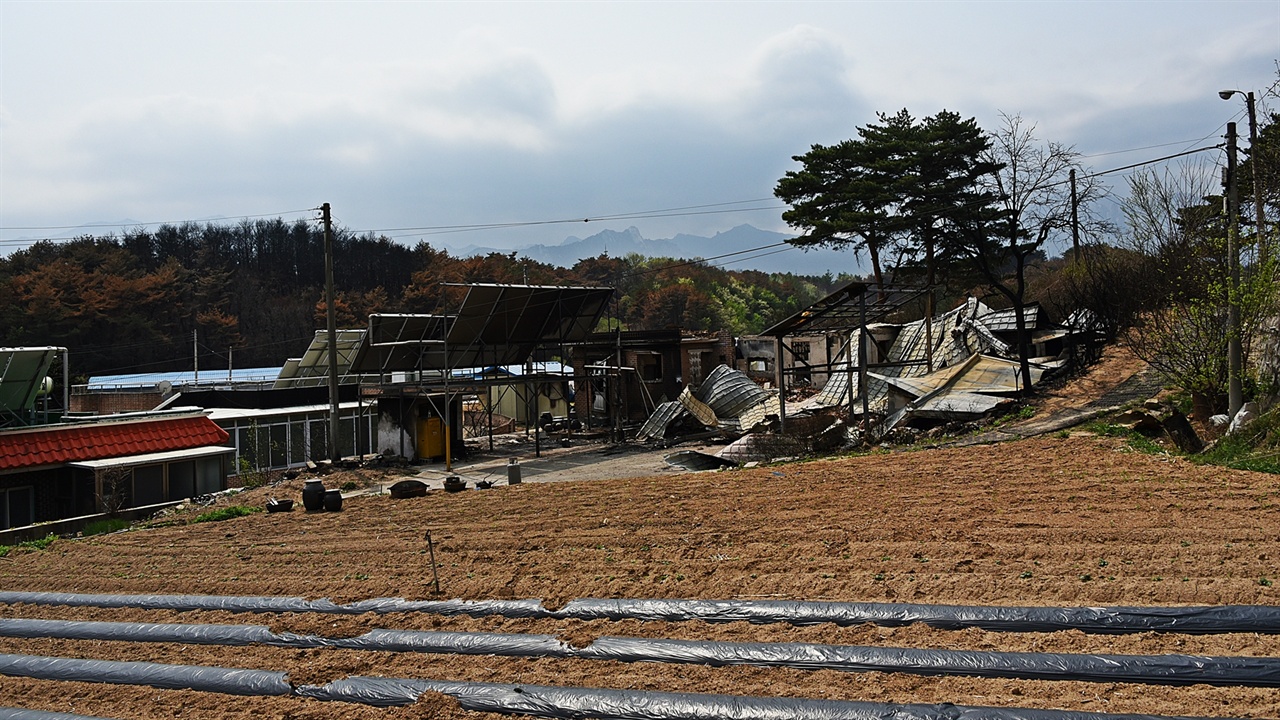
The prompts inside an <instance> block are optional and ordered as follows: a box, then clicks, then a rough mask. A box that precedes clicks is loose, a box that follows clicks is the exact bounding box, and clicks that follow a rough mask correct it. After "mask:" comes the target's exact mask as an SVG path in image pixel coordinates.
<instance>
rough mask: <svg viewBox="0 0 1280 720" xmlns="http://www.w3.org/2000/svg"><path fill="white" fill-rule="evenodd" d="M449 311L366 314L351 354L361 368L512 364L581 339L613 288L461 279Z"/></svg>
mask: <svg viewBox="0 0 1280 720" xmlns="http://www.w3.org/2000/svg"><path fill="white" fill-rule="evenodd" d="M465 287H466V288H467V293H466V296H465V297H464V298H463V300H462V304H461V305H460V306H459V308H458V311H457V312H456V313H453V314H449V315H371V316H370V317H369V332H368V334H367V336H366V341H365V342H364V343H362V344H361V346H360V349H359V351H358V352H357V353H356V360H355V365H354V367H355V369H356V370H358V371H359V372H408V371H414V370H445V369H454V368H461V367H485V366H491V365H513V364H516V363H520V362H523V361H524V360H525V359H526V358H528V357H529V356H530V355H531V354H532V353H533V350H534V349H535V348H536V347H538V346H539V345H548V344H553V343H571V342H581V341H582V340H584V339H585V338H586V337H587V335H588V334H589V333H590V332H591V330H593V329H594V328H595V326H596V323H597V322H598V321H599V319H600V315H601V314H602V313H603V312H604V309H605V305H606V304H607V303H608V301H609V299H610V298H612V297H613V288H599V287H555V286H545V285H482V284H476V285H466V286H465Z"/></svg>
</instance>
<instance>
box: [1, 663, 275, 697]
mask: <svg viewBox="0 0 1280 720" xmlns="http://www.w3.org/2000/svg"><path fill="white" fill-rule="evenodd" d="M0 675H10V676H15V677H27V678H34V679H37V680H64V681H73V682H97V683H111V684H114V685H149V686H151V687H157V688H164V689H167V690H200V691H203V692H216V693H224V694H227V695H288V694H290V693H292V692H293V686H292V685H290V684H289V681H288V676H287V675H286V674H285V673H282V672H272V671H269V670H244V669H241V668H220V667H208V666H204V665H164V664H161V663H146V662H120V661H116V660H81V659H79V658H59V657H39V656H31V655H0Z"/></svg>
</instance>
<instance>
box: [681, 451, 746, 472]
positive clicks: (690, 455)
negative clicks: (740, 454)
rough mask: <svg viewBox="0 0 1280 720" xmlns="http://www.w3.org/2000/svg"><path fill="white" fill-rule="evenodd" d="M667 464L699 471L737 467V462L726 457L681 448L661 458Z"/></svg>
mask: <svg viewBox="0 0 1280 720" xmlns="http://www.w3.org/2000/svg"><path fill="white" fill-rule="evenodd" d="M662 459H663V460H665V461H666V462H667V464H668V465H673V466H675V467H678V468H684V469H685V470H692V471H694V472H701V471H703V470H719V469H721V468H730V467H737V466H738V463H736V462H734V461H733V460H729V459H727V458H722V457H716V456H715V455H711V454H708V453H704V452H698V451H697V450H681V451H679V452H673V453H671V454H670V455H668V456H666V457H664V458H662Z"/></svg>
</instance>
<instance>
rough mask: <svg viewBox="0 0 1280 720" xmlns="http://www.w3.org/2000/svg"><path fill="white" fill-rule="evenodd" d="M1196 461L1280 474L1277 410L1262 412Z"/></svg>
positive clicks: (1279, 436) (1279, 427) (1278, 415)
mask: <svg viewBox="0 0 1280 720" xmlns="http://www.w3.org/2000/svg"><path fill="white" fill-rule="evenodd" d="M1195 460H1196V462H1198V463H1204V464H1208V465H1222V466H1224V467H1229V468H1235V469H1236V470H1255V471H1257V472H1265V473H1272V474H1280V412H1276V411H1274V410H1273V411H1271V412H1268V413H1263V414H1262V415H1260V416H1258V417H1257V418H1255V419H1254V421H1253V422H1251V423H1249V424H1248V425H1246V426H1245V427H1243V428H1241V429H1240V430H1237V431H1236V432H1235V433H1233V434H1231V435H1227V436H1226V437H1223V438H1222V439H1221V440H1219V441H1218V443H1217V444H1216V445H1214V446H1213V448H1212V449H1210V450H1209V451H1208V452H1206V453H1202V454H1201V455H1199V456H1198V457H1196V458H1195Z"/></svg>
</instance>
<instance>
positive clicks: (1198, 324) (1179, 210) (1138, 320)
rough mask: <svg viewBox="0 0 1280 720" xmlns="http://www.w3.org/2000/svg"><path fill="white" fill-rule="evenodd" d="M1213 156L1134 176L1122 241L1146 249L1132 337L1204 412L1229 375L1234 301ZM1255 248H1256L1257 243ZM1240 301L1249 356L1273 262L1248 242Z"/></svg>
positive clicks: (1218, 402) (1268, 303)
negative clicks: (1259, 257)
mask: <svg viewBox="0 0 1280 720" xmlns="http://www.w3.org/2000/svg"><path fill="white" fill-rule="evenodd" d="M1215 180H1216V173H1215V172H1214V168H1213V167H1212V166H1211V165H1207V164H1198V163H1185V164H1183V165H1180V166H1178V167H1177V168H1175V169H1172V170H1163V171H1157V170H1148V171H1145V172H1140V173H1136V174H1134V175H1133V176H1131V177H1130V178H1129V190H1130V192H1129V197H1128V198H1127V199H1126V200H1125V202H1124V204H1123V211H1124V215H1125V220H1126V225H1127V227H1126V229H1125V232H1124V233H1123V234H1122V235H1121V242H1122V243H1123V244H1124V245H1127V246H1128V247H1129V248H1131V249H1132V250H1133V251H1135V252H1137V253H1140V254H1141V256H1142V258H1143V261H1142V270H1141V282H1135V283H1132V285H1133V292H1134V293H1135V294H1139V293H1140V297H1139V299H1138V303H1139V308H1140V310H1139V312H1137V313H1135V314H1134V317H1133V323H1132V326H1131V327H1129V328H1127V329H1126V330H1125V331H1124V332H1123V334H1122V338H1123V339H1124V342H1125V344H1126V345H1127V346H1128V347H1129V348H1130V349H1131V350H1132V351H1133V353H1134V354H1135V355H1137V356H1138V357H1140V358H1142V359H1143V360H1145V361H1146V362H1147V363H1148V364H1150V365H1151V366H1152V367H1154V368H1155V369H1156V370H1157V371H1159V372H1160V373H1161V374H1162V375H1163V376H1164V377H1165V378H1166V379H1167V380H1169V381H1170V382H1172V383H1175V384H1176V385H1178V386H1179V387H1181V388H1183V389H1184V390H1186V391H1187V392H1189V393H1191V396H1192V399H1193V404H1194V405H1195V408H1196V411H1197V414H1198V415H1200V416H1202V417H1203V416H1204V415H1205V414H1206V413H1208V412H1210V411H1212V410H1215V409H1221V408H1222V407H1223V404H1224V399H1225V394H1224V389H1225V388H1226V387H1227V383H1228V379H1229V377H1228V371H1227V360H1226V348H1227V340H1228V336H1227V325H1228V324H1227V307H1228V305H1229V304H1230V302H1231V301H1232V298H1231V297H1230V289H1229V288H1230V283H1229V282H1228V276H1229V268H1228V266H1227V258H1226V234H1227V228H1226V221H1227V218H1226V215H1225V213H1224V210H1223V207H1222V202H1221V197H1220V196H1214V195H1213V194H1212V192H1213V191H1214V190H1215V189H1216V188H1215V187H1214V185H1215V182H1214V181H1215ZM1251 250H1252V251H1254V252H1256V248H1251ZM1244 260H1245V262H1244V266H1245V269H1246V272H1245V273H1244V277H1243V282H1241V283H1240V285H1239V288H1238V290H1237V295H1236V297H1235V298H1234V302H1235V303H1236V304H1237V306H1238V307H1239V308H1240V319H1241V328H1240V338H1239V339H1240V343H1241V349H1242V350H1243V355H1244V357H1245V358H1246V359H1248V358H1250V357H1251V355H1252V353H1251V352H1250V348H1251V347H1252V345H1253V343H1254V340H1255V339H1256V336H1257V335H1258V334H1259V332H1260V328H1261V327H1262V326H1263V324H1264V318H1265V317H1266V316H1267V314H1268V313H1269V312H1273V307H1274V304H1273V300H1274V294H1273V289H1272V288H1273V283H1272V282H1271V281H1270V278H1271V276H1272V269H1271V268H1270V267H1267V268H1262V267H1259V266H1258V264H1257V262H1256V256H1255V255H1254V254H1253V253H1252V252H1250V253H1246V256H1245V258H1244Z"/></svg>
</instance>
